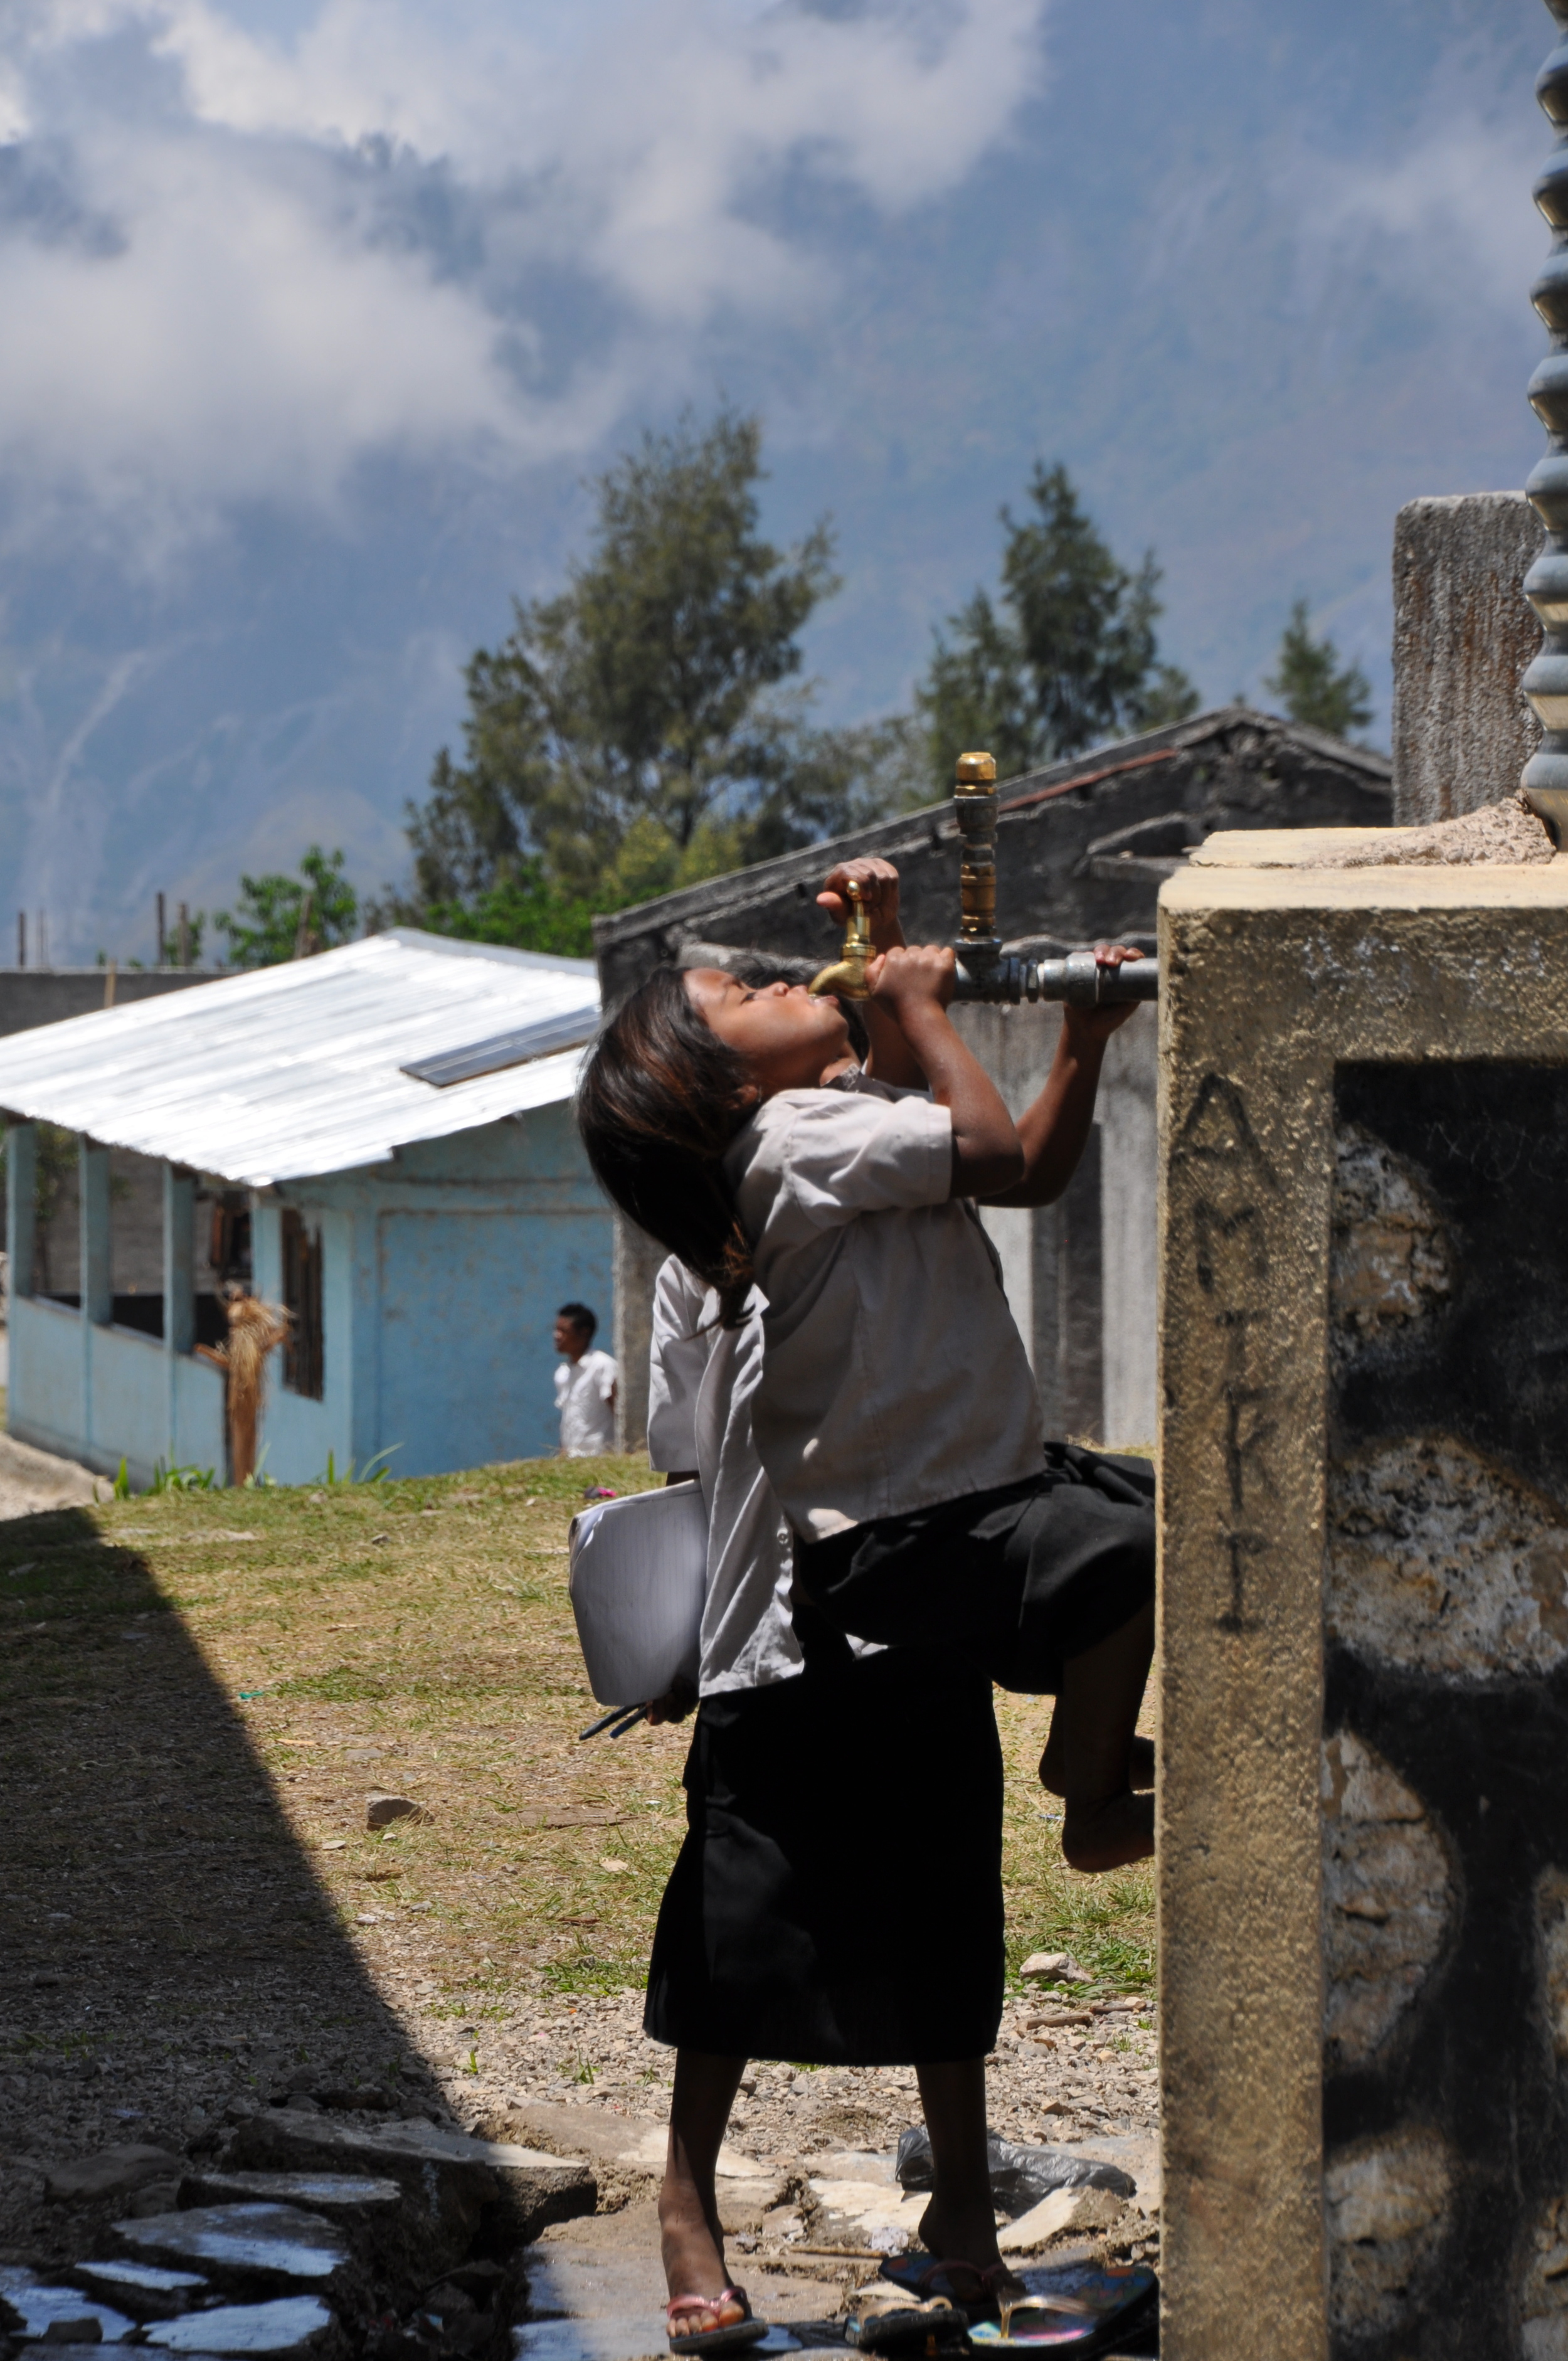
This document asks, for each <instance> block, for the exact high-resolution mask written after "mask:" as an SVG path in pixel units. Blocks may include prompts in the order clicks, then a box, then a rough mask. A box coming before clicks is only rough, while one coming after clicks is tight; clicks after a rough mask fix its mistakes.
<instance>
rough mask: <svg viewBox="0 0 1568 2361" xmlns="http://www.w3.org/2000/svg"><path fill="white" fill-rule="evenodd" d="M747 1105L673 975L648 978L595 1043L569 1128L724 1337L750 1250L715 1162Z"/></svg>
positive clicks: (748, 1095) (752, 1088)
mask: <svg viewBox="0 0 1568 2361" xmlns="http://www.w3.org/2000/svg"><path fill="white" fill-rule="evenodd" d="M756 1104H757V1086H756V1084H755V1082H753V1081H752V1080H751V1071H750V1069H749V1068H748V1066H747V1064H746V1061H745V1060H744V1059H743V1058H742V1057H741V1055H740V1051H739V1050H738V1049H730V1047H729V1044H728V1043H727V1042H724V1041H721V1040H720V1039H719V1038H718V1034H717V1033H714V1032H711V1031H710V1030H709V1029H708V1027H707V1025H706V1024H705V1023H704V1022H703V1020H702V1018H701V1017H700V1016H698V1014H697V1012H696V1009H695V1008H694V1007H693V1005H692V1003H691V1001H690V999H689V998H688V997H687V994H686V988H685V980H684V978H683V977H682V975H681V972H680V971H679V969H678V968H673V967H660V968H655V969H654V971H653V972H652V975H651V976H650V977H649V978H648V980H647V982H646V983H642V984H640V985H639V986H638V988H637V990H636V991H635V992H634V993H633V994H631V997H630V1000H628V1001H627V1002H626V1003H625V1004H624V1005H623V1006H622V1007H621V1008H620V1009H619V1010H618V1011H617V1013H616V1014H615V1016H612V1017H611V1018H610V1020H609V1024H608V1025H607V1026H606V1027H605V1028H604V1031H603V1032H602V1033H601V1034H600V1035H599V1038H598V1041H597V1042H596V1043H595V1045H594V1049H593V1052H592V1055H591V1056H590V1057H589V1059H588V1062H587V1066H586V1068H585V1069H584V1071H583V1078H582V1081H581V1082H579V1083H578V1085H577V1128H578V1130H579V1131H580V1132H581V1134H582V1137H583V1145H584V1147H585V1148H587V1153H588V1162H589V1163H590V1164H591V1165H592V1166H593V1169H594V1172H595V1174H596V1176H597V1177H598V1182H599V1185H600V1187H601V1188H602V1189H603V1190H604V1191H605V1192H606V1194H607V1195H608V1196H609V1197H611V1198H613V1199H614V1201H615V1202H616V1203H617V1204H618V1205H619V1206H620V1210H621V1212H622V1213H625V1214H627V1215H628V1216H629V1218H630V1220H632V1221H634V1222H635V1223H636V1224H637V1226H638V1228H639V1229H641V1230H646V1231H647V1232H648V1234H649V1235H650V1236H651V1237H655V1238H657V1239H658V1241H659V1243H660V1245H661V1246H665V1247H667V1248H668V1249H669V1251H670V1253H671V1254H675V1255H679V1257H680V1258H681V1260H682V1261H683V1262H684V1263H685V1265H686V1266H687V1268H689V1269H692V1270H694V1271H696V1275H697V1277H698V1278H699V1279H706V1280H707V1284H708V1285H709V1287H716V1288H717V1289H718V1292H719V1298H720V1305H721V1310H720V1317H721V1319H722V1321H723V1323H724V1325H725V1326H726V1327H733V1326H734V1325H735V1324H736V1323H737V1322H738V1321H739V1320H740V1316H741V1312H742V1310H743V1307H744V1305H745V1301H746V1297H747V1294H748V1293H749V1291H750V1290H751V1277H752V1273H751V1247H750V1246H748V1244H747V1242H746V1236H745V1233H744V1231H743V1230H742V1229H741V1227H740V1223H739V1221H738V1220H737V1219H736V1215H735V1207H734V1204H733V1202H732V1201H731V1199H730V1195H729V1190H728V1189H727V1188H726V1187H725V1185H724V1176H723V1173H722V1171H721V1170H720V1161H721V1159H722V1158H723V1155H724V1152H725V1150H726V1148H728V1147H729V1144H730V1142H731V1140H732V1139H733V1138H734V1137H735V1135H736V1133H737V1132H738V1131H740V1128H741V1126H743V1125H744V1124H745V1122H746V1121H747V1119H748V1117H749V1116H750V1115H751V1111H752V1109H753V1108H754V1107H755V1105H756Z"/></svg>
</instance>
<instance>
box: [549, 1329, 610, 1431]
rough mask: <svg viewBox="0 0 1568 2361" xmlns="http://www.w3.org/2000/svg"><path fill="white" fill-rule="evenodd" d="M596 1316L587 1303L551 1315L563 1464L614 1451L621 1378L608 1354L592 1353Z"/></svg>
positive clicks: (556, 1405)
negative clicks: (557, 1361) (557, 1357)
mask: <svg viewBox="0 0 1568 2361" xmlns="http://www.w3.org/2000/svg"><path fill="white" fill-rule="evenodd" d="M598 1324H599V1323H598V1312H592V1311H590V1310H589V1308H588V1306H587V1304H586V1303H563V1305H562V1306H561V1309H560V1311H559V1312H557V1313H556V1314H555V1350H556V1351H557V1352H558V1353H563V1354H565V1359H564V1360H563V1362H562V1363H561V1366H560V1367H559V1368H558V1369H557V1370H556V1372H555V1407H556V1409H557V1410H558V1411H559V1412H560V1413H561V1456H562V1458H563V1459H594V1458H597V1457H598V1455H599V1453H600V1452H602V1451H613V1450H614V1449H615V1389H616V1383H617V1380H618V1379H619V1378H620V1370H619V1369H618V1368H617V1367H616V1365H615V1363H614V1361H613V1360H612V1359H611V1357H610V1356H609V1354H608V1353H596V1352H595V1351H594V1350H593V1349H592V1347H593V1341H594V1334H595V1332H596V1330H597V1329H598Z"/></svg>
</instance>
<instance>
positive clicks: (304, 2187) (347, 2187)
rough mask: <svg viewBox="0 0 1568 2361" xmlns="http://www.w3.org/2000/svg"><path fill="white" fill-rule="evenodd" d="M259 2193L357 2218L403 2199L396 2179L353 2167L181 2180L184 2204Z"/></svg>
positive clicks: (264, 2199) (267, 2199)
mask: <svg viewBox="0 0 1568 2361" xmlns="http://www.w3.org/2000/svg"><path fill="white" fill-rule="evenodd" d="M244 2199H254V2200H256V2201H257V2202H260V2203H263V2204H269V2205H303V2206H305V2207H306V2208H308V2209H309V2210H310V2211H312V2212H314V2213H329V2214H334V2215H341V2216H343V2217H345V2219H347V2220H349V2221H353V2220H355V2219H356V2218H357V2217H359V2216H360V2215H363V2214H366V2213H371V2212H380V2211H382V2210H384V2209H385V2208H387V2207H389V2206H393V2207H395V2206H398V2205H400V2204H401V2203H402V2202H403V2192H402V2190H401V2189H400V2186H399V2184H398V2183H397V2182H396V2181H395V2180H375V2179H373V2178H372V2177H370V2176H369V2175H367V2174H362V2173H354V2172H218V2171H211V2172H188V2173H187V2174H186V2176H185V2178H184V2180H182V2181H181V2184H180V2202H181V2205H182V2206H184V2205H213V2204H220V2205H221V2204H224V2203H225V2202H230V2201H233V2200H244Z"/></svg>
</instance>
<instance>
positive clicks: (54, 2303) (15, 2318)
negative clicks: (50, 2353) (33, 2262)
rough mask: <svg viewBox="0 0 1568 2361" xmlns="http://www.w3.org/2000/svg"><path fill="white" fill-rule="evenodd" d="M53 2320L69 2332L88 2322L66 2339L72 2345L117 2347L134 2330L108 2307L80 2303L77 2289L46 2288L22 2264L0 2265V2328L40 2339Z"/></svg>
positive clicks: (133, 2324) (123, 2316)
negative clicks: (68, 2326)
mask: <svg viewBox="0 0 1568 2361" xmlns="http://www.w3.org/2000/svg"><path fill="white" fill-rule="evenodd" d="M57 2321H68V2322H70V2323H71V2327H72V2329H73V2330H82V2327H83V2323H91V2327H90V2328H88V2329H87V2330H86V2332H85V2333H84V2334H80V2335H73V2336H72V2337H71V2339H70V2340H69V2341H70V2342H71V2343H75V2344H98V2343H103V2344H105V2345H117V2344H119V2343H120V2341H121V2339H122V2338H124V2337H126V2336H129V2335H130V2334H132V2332H133V2331H134V2329H135V2327H136V2322H135V2321H134V2320H132V2319H131V2318H129V2316H128V2315H127V2314H126V2313H125V2312H116V2311H115V2310H114V2309H113V2307H112V2306H111V2305H109V2304H104V2303H91V2302H83V2301H82V2290H81V2289H80V2288H71V2287H49V2286H46V2285H45V2284H44V2282H43V2281H42V2280H41V2279H39V2278H38V2273H37V2272H36V2271H30V2270H28V2269H27V2268H26V2267H25V2266H24V2265H23V2264H20V2263H0V2325H4V2326H7V2327H10V2328H12V2329H15V2330H17V2331H19V2332H20V2333H21V2334H23V2335H24V2336H31V2337H38V2338H44V2337H48V2335H49V2331H50V2329H51V2328H52V2327H53V2325H54V2323H56V2322H57ZM59 2341H60V2340H59V2339H58V2338H57V2339H56V2340H55V2342H57V2343H58V2342H59Z"/></svg>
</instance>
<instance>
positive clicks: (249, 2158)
mask: <svg viewBox="0 0 1568 2361" xmlns="http://www.w3.org/2000/svg"><path fill="white" fill-rule="evenodd" d="M229 2162H230V2164H231V2165H232V2166H237V2167H238V2168H239V2169H242V2170H250V2169H257V2170H260V2171H305V2172H308V2171H312V2170H314V2171H323V2170H326V2171H343V2172H363V2173H366V2174H367V2175H372V2176H375V2177H377V2178H382V2179H386V2180H395V2181H397V2182H398V2184H399V2186H400V2188H401V2190H402V2191H403V2193H404V2199H405V2217H404V2218H405V2220H406V2222H407V2224H408V2227H409V2235H410V2236H411V2237H414V2238H417V2240H418V2242H419V2244H420V2246H421V2247H422V2251H423V2254H424V2256H425V2257H426V2259H427V2260H428V2262H429V2266H430V2268H428V2270H427V2271H426V2273H425V2284H426V2285H427V2286H428V2285H429V2284H430V2281H431V2280H432V2279H434V2278H435V2277H436V2276H437V2274H438V2273H439V2272H441V2271H442V2270H444V2269H445V2268H448V2267H449V2266H450V2265H451V2264H453V2263H455V2262H457V2261H459V2260H460V2259H461V2258H462V2257H463V2256H465V2255H466V2253H467V2251H468V2248H469V2246H470V2245H471V2244H472V2241H473V2238H474V2235H475V2233H476V2231H477V2229H478V2226H479V2223H480V2220H481V2217H482V2216H484V2215H486V2214H487V2213H489V2216H490V2219H491V2221H492V2223H493V2224H494V2226H495V2228H496V2230H497V2233H498V2235H501V2236H502V2237H504V2238H505V2239H507V2240H510V2242H512V2243H514V2244H516V2245H520V2246H522V2245H527V2244H528V2243H529V2242H530V2241H531V2240H532V2239H533V2238H535V2237H537V2235H539V2232H540V2231H541V2230H542V2229H543V2227H544V2226H545V2224H547V2223H550V2222H565V2221H569V2220H571V2219H572V2218H573V2217H574V2216H576V2215H577V2214H581V2213H592V2212H593V2210H594V2208H595V2206H596V2205H597V2203H598V2184H597V2182H596V2181H595V2179H594V2176H593V2172H592V2170H591V2169H590V2168H589V2167H588V2165H587V2163H586V2162H584V2160H583V2159H582V2158H580V2157H579V2158H563V2157H556V2156H546V2155H543V2154H542V2153H541V2152H540V2151H539V2150H538V2149H534V2148H528V2147H518V2146H516V2145H515V2144H514V2143H512V2142H510V2141H501V2140H482V2139H470V2138H469V2137H468V2136H466V2134H464V2133H462V2132H458V2131H448V2130H446V2129H444V2128H443V2127H442V2126H441V2125H435V2124H431V2123H427V2122H426V2121H424V2119H423V2118H422V2117H420V2116H413V2117H401V2118H399V2119H397V2120H395V2121H393V2122H391V2123H380V2124H366V2123H358V2122H356V2123H346V2124H345V2123H341V2122H335V2121H334V2119H333V2118H332V2117H330V2116H326V2115H297V2114H294V2113H293V2112H292V2111H291V2110H288V2109H282V2108H269V2109H268V2111H267V2112H266V2114H261V2115H253V2116H252V2117H251V2120H250V2121H249V2123H247V2124H242V2125H240V2126H239V2128H238V2130H237V2131H236V2133H235V2135H234V2138H233V2141H232V2143H231V2146H230V2149H229Z"/></svg>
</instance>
